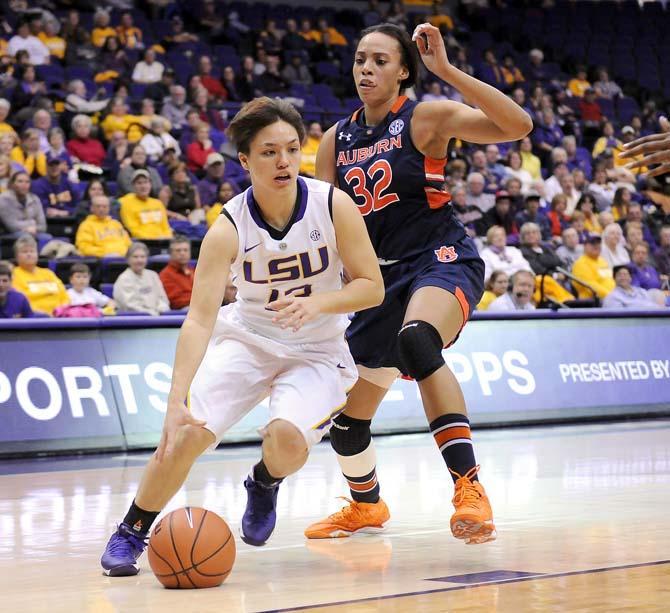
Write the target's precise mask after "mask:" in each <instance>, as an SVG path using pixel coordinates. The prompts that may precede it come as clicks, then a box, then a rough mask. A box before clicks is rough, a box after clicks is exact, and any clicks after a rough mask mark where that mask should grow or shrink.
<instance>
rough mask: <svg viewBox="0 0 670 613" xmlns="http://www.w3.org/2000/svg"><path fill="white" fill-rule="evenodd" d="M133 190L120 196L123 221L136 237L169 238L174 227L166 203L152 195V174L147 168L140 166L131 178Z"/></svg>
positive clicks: (150, 238)
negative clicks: (170, 221)
mask: <svg viewBox="0 0 670 613" xmlns="http://www.w3.org/2000/svg"><path fill="white" fill-rule="evenodd" d="M131 182H132V186H133V191H132V192H130V193H129V194H126V195H125V196H123V197H122V198H119V202H120V203H121V221H122V222H123V225H124V226H126V229H127V230H128V232H129V233H130V236H132V237H133V238H135V239H148V240H158V239H169V238H172V228H170V224H169V223H168V214H167V209H166V208H165V205H164V204H163V203H162V202H161V201H160V200H158V198H152V197H151V195H150V194H151V175H150V174H149V171H148V170H147V169H145V168H138V169H137V170H135V172H133V174H132V178H131Z"/></svg>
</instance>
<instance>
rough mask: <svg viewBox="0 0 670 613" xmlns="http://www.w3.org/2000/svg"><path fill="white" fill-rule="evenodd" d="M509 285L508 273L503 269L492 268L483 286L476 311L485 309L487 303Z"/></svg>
mask: <svg viewBox="0 0 670 613" xmlns="http://www.w3.org/2000/svg"><path fill="white" fill-rule="evenodd" d="M508 287H509V275H508V274H507V273H506V272H505V271H504V270H494V271H493V272H492V273H491V276H490V277H489V280H488V281H487V282H486V285H485V286H484V293H483V294H482V298H481V300H480V301H479V304H478V305H477V310H478V311H486V310H488V308H489V305H490V304H491V303H492V302H493V301H494V300H495V299H496V298H500V296H502V295H503V294H504V293H505V292H506V291H507V289H508Z"/></svg>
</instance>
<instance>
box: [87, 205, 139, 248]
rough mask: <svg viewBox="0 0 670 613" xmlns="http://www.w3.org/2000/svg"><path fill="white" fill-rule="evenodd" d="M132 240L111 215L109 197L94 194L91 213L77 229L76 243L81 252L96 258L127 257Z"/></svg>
mask: <svg viewBox="0 0 670 613" xmlns="http://www.w3.org/2000/svg"><path fill="white" fill-rule="evenodd" d="M131 242H132V241H131V240H130V236H128V232H126V229H125V228H124V227H123V226H122V225H121V223H120V222H118V221H117V220H116V219H112V218H111V217H110V216H109V198H108V197H107V196H94V197H93V199H92V200H91V214H90V215H89V216H88V217H87V218H86V219H84V221H82V222H81V224H80V226H79V228H78V229H77V238H76V239H75V244H76V245H77V250H78V251H79V253H81V254H82V255H86V256H90V257H95V258H105V257H111V256H119V257H125V255H126V253H127V252H128V247H130V244H131Z"/></svg>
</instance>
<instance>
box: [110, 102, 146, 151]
mask: <svg viewBox="0 0 670 613" xmlns="http://www.w3.org/2000/svg"><path fill="white" fill-rule="evenodd" d="M100 127H101V128H102V131H103V132H104V134H105V139H106V140H107V141H111V140H112V135H113V134H114V132H123V133H124V134H125V135H126V136H127V138H128V142H129V143H136V142H137V141H139V140H140V139H141V138H142V136H143V135H144V132H145V129H149V124H146V125H145V120H144V119H143V118H142V117H140V116H139V115H129V114H128V106H127V105H126V103H125V100H124V99H123V98H114V100H112V108H111V112H110V113H109V115H107V117H105V118H104V119H103V120H102V123H101V124H100Z"/></svg>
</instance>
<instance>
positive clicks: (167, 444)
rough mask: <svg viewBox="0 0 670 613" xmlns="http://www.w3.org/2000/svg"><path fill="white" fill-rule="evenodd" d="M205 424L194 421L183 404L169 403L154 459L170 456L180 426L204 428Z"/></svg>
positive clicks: (199, 420)
mask: <svg viewBox="0 0 670 613" xmlns="http://www.w3.org/2000/svg"><path fill="white" fill-rule="evenodd" d="M206 423H207V422H205V421H203V420H201V419H196V418H195V417H193V415H192V413H191V412H190V411H189V410H188V408H187V407H186V405H185V404H184V403H183V402H170V401H169V400H168V408H167V412H166V413H165V421H164V422H163V433H162V434H161V440H160V443H158V448H157V449H156V459H157V460H158V461H159V462H162V461H163V459H164V458H165V457H167V456H169V455H171V454H172V450H173V449H174V444H175V440H176V438H177V434H178V433H179V430H180V429H181V427H182V426H204V425H205V424H206Z"/></svg>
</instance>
